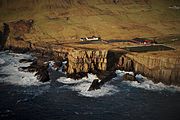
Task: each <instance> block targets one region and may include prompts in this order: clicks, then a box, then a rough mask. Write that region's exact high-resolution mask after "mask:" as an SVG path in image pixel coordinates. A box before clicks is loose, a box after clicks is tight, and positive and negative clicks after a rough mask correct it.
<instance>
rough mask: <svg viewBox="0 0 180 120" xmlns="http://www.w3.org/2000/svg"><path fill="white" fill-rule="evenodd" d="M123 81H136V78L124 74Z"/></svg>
mask: <svg viewBox="0 0 180 120" xmlns="http://www.w3.org/2000/svg"><path fill="white" fill-rule="evenodd" d="M123 80H125V81H126V80H129V81H137V80H136V77H135V76H134V75H132V74H129V73H126V74H124V75H123Z"/></svg>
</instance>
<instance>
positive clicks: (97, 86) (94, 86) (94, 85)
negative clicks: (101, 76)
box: [88, 79, 100, 91]
mask: <svg viewBox="0 0 180 120" xmlns="http://www.w3.org/2000/svg"><path fill="white" fill-rule="evenodd" d="M97 89H100V83H99V80H98V79H94V80H93V82H92V84H91V86H90V87H89V89H88V91H92V90H97Z"/></svg>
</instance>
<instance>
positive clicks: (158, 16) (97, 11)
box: [0, 0, 180, 42]
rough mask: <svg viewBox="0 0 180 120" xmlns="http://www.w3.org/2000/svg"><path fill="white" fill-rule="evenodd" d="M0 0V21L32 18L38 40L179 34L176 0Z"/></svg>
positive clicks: (58, 40)
mask: <svg viewBox="0 0 180 120" xmlns="http://www.w3.org/2000/svg"><path fill="white" fill-rule="evenodd" d="M113 1H114V0H1V1H0V23H2V22H6V21H13V20H18V19H29V18H31V19H34V20H35V27H34V30H35V32H34V34H33V35H27V36H26V37H27V39H29V40H31V41H33V42H38V41H47V42H52V41H53V42H68V41H79V38H80V37H85V36H91V35H97V36H101V37H102V38H103V39H131V38H135V37H152V36H166V35H169V34H180V10H178V9H170V8H169V7H170V6H174V5H176V6H180V1H179V0H116V1H117V2H113Z"/></svg>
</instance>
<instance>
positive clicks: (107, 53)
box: [1, 20, 180, 89]
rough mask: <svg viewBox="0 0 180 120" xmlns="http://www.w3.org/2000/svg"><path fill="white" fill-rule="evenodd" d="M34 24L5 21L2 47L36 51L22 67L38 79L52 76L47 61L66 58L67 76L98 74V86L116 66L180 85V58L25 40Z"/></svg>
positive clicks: (128, 77) (154, 79)
mask: <svg viewBox="0 0 180 120" xmlns="http://www.w3.org/2000/svg"><path fill="white" fill-rule="evenodd" d="M33 23H34V21H33V20H20V21H17V22H10V23H5V24H4V27H3V29H2V32H1V33H2V34H1V47H2V48H3V50H5V49H8V50H13V51H14V52H21V53H24V52H32V53H35V54H36V56H37V58H38V60H37V61H33V63H32V64H31V66H30V67H29V68H21V69H24V70H25V71H26V70H27V71H36V72H37V74H36V75H37V78H39V79H40V81H42V82H46V81H48V80H49V79H50V78H49V76H48V71H47V69H48V64H44V62H48V61H50V60H54V61H60V62H62V61H67V65H66V67H65V71H66V72H67V77H71V78H74V79H79V78H82V77H84V76H86V75H87V73H93V74H97V76H98V77H99V79H101V82H98V81H97V80H95V82H94V84H98V86H97V87H95V89H96V88H99V86H102V85H103V84H104V83H106V82H107V81H109V80H111V79H112V78H113V77H115V75H114V72H115V70H116V69H120V70H125V71H132V72H134V73H135V75H136V74H142V75H145V76H147V77H148V78H150V79H151V80H152V81H154V82H155V83H158V82H162V83H164V84H167V85H177V86H180V80H179V78H180V71H179V67H180V66H179V65H180V61H179V59H178V58H156V57H153V56H152V57H151V56H150V57H149V56H146V55H141V54H139V53H134V52H129V51H127V50H123V49H119V50H109V49H107V50H106V49H103V50H98V49H83V48H81V49H80V48H72V47H66V46H63V45H56V44H52V45H48V44H44V45H37V44H33V43H31V42H30V41H25V38H24V34H26V33H30V32H31V29H32V27H33ZM20 28H21V29H20ZM42 43H43V42H42ZM26 62H28V61H26ZM126 79H128V80H129V79H131V80H135V79H134V78H133V76H129V75H127V76H126ZM135 81H136V80H135Z"/></svg>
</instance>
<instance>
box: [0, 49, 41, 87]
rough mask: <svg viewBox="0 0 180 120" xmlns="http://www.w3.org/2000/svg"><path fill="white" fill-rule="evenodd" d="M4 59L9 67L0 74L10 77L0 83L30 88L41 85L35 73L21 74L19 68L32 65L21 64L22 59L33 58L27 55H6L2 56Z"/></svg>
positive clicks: (2, 69) (0, 71) (5, 67)
mask: <svg viewBox="0 0 180 120" xmlns="http://www.w3.org/2000/svg"><path fill="white" fill-rule="evenodd" d="M0 56H1V57H3V59H4V61H5V62H6V63H8V65H6V66H3V67H2V68H1V70H0V73H3V74H7V75H8V77H4V78H1V80H0V82H1V83H2V82H3V83H4V82H5V83H10V84H16V85H23V86H30V85H40V84H42V83H41V82H39V81H38V80H37V79H36V77H35V76H34V74H35V73H29V72H21V71H19V70H18V68H19V67H27V66H29V65H30V64H31V63H19V60H20V59H26V58H27V59H28V58H31V57H32V56H31V55H27V54H16V53H4V54H2V53H1V55H0Z"/></svg>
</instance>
